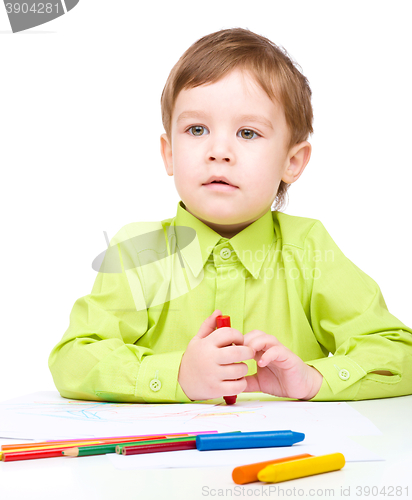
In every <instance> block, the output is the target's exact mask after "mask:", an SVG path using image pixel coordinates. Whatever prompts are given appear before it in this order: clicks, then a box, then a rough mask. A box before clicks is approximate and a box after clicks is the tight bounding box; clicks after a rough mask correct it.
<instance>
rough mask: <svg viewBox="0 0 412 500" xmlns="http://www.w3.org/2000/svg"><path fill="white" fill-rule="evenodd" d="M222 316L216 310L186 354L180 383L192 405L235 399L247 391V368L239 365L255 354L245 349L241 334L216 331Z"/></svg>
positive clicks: (231, 329) (230, 330)
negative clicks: (229, 398)
mask: <svg viewBox="0 0 412 500" xmlns="http://www.w3.org/2000/svg"><path fill="white" fill-rule="evenodd" d="M221 315H222V313H221V311H219V310H218V309H217V310H216V311H214V312H213V314H212V315H211V316H209V317H208V318H206V319H205V321H204V322H203V323H202V325H201V327H200V329H199V331H198V332H197V334H196V335H195V336H194V337H193V338H192V340H191V341H190V342H189V344H188V346H187V349H186V351H185V353H184V354H183V357H182V362H181V364H180V369H179V377H178V381H179V384H180V387H181V388H182V389H183V392H184V393H185V394H186V396H187V397H188V398H189V399H191V400H192V401H195V400H201V399H214V398H220V397H222V396H232V395H233V396H235V395H237V394H239V393H241V392H243V391H244V390H245V389H246V385H247V382H246V379H245V376H246V374H247V371H248V366H247V364H246V363H240V361H245V360H247V359H252V358H253V356H254V351H253V349H252V348H250V347H248V346H244V345H243V335H242V334H241V332H239V330H236V329H235V328H228V327H224V328H219V330H216V317H217V316H221ZM232 344H236V345H232Z"/></svg>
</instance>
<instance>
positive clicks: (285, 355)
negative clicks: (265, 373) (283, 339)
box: [257, 345, 296, 369]
mask: <svg viewBox="0 0 412 500" xmlns="http://www.w3.org/2000/svg"><path fill="white" fill-rule="evenodd" d="M295 357H296V355H295V354H294V353H293V352H292V351H290V350H289V349H288V348H287V347H285V346H282V345H281V346H274V347H271V348H270V349H268V350H267V351H266V352H264V353H263V354H262V356H261V358H260V360H259V361H258V362H257V364H258V366H260V367H261V368H264V367H265V366H267V365H268V364H269V363H276V364H277V365H278V366H279V367H280V368H284V369H286V368H290V367H291V366H292V365H293V364H294V358H295Z"/></svg>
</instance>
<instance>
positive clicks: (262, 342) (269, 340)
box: [244, 334, 283, 352]
mask: <svg viewBox="0 0 412 500" xmlns="http://www.w3.org/2000/svg"><path fill="white" fill-rule="evenodd" d="M244 345H247V346H249V347H251V348H252V349H253V350H254V351H255V352H259V351H267V350H268V349H270V348H271V347H274V346H277V347H283V344H281V343H280V342H279V340H278V339H277V338H276V337H273V336H272V335H267V334H265V335H259V336H256V337H254V338H252V339H251V340H247V339H246V340H245V342H244Z"/></svg>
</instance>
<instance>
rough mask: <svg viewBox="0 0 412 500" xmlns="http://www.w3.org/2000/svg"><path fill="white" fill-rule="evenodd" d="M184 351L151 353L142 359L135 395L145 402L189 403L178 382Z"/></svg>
mask: <svg viewBox="0 0 412 500" xmlns="http://www.w3.org/2000/svg"><path fill="white" fill-rule="evenodd" d="M183 354H184V351H175V352H168V353H164V354H152V355H150V356H145V358H144V359H143V361H142V363H141V365H140V369H139V373H138V376H137V380H136V390H135V396H138V397H140V398H142V399H143V400H144V401H145V402H147V403H161V402H163V403H190V402H191V401H190V399H189V398H188V397H187V396H186V394H185V393H184V392H183V390H182V388H181V387H180V385H179V382H178V376H179V368H180V363H181V361H182V356H183Z"/></svg>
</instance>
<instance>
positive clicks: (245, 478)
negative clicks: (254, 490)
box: [232, 453, 313, 484]
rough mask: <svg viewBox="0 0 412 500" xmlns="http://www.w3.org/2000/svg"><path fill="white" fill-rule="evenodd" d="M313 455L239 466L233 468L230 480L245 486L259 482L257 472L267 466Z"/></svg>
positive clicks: (306, 454) (293, 456)
mask: <svg viewBox="0 0 412 500" xmlns="http://www.w3.org/2000/svg"><path fill="white" fill-rule="evenodd" d="M312 456H313V455H309V453H303V454H302V455H292V456H291V457H284V458H277V459H275V460H267V461H266V462H258V463H255V464H248V465H241V466H239V467H235V468H234V469H233V471H232V479H233V482H234V483H236V484H247V483H253V482H255V481H259V479H258V476H257V475H258V472H260V471H261V470H262V469H264V468H265V467H266V466H268V465H272V464H280V463H283V462H290V461H291V460H299V459H301V458H309V457H312Z"/></svg>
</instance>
